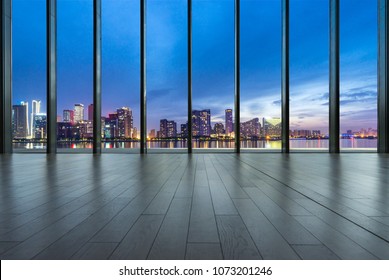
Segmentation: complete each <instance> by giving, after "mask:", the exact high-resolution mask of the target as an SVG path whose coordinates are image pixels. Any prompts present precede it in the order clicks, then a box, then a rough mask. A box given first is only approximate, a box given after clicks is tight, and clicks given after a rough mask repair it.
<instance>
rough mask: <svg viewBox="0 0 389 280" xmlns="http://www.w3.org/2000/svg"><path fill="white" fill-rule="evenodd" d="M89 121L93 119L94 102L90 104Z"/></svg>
mask: <svg viewBox="0 0 389 280" xmlns="http://www.w3.org/2000/svg"><path fill="white" fill-rule="evenodd" d="M88 121H93V104H89V106H88Z"/></svg>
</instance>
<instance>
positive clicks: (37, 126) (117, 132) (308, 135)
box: [12, 100, 377, 140]
mask: <svg viewBox="0 0 389 280" xmlns="http://www.w3.org/2000/svg"><path fill="white" fill-rule="evenodd" d="M31 103H32V111H31V120H29V118H28V117H29V116H30V113H29V106H28V104H29V103H28V102H27V101H22V102H21V104H19V105H17V104H15V105H13V107H12V124H13V134H14V138H15V139H36V140H37V139H38V140H39V139H44V138H45V137H46V121H47V120H46V114H45V113H41V112H40V100H32V102H31ZM87 110H88V111H87V114H86V113H85V106H84V104H81V103H76V104H74V110H72V109H65V110H63V115H62V117H61V116H57V124H58V125H57V137H58V139H59V140H60V139H63V140H65V139H91V138H93V110H94V107H93V104H89V105H88V106H87ZM224 112H225V119H224V123H223V122H215V121H214V122H212V121H211V120H212V114H211V110H210V109H202V110H193V111H192V131H193V132H192V135H193V137H194V139H196V138H203V137H211V138H215V137H216V138H218V139H234V138H235V133H234V129H235V127H234V125H235V124H234V123H235V121H234V119H233V115H234V114H233V110H232V109H229V108H227V109H225V110H224ZM86 116H88V117H87V118H86ZM101 122H102V128H101V131H102V137H103V138H104V139H133V140H139V133H140V131H139V130H138V128H137V127H136V126H134V118H133V112H132V109H131V108H129V107H124V106H123V107H121V108H117V109H116V112H114V113H109V114H108V115H107V116H101ZM178 128H181V130H180V131H179V130H178ZM187 133H188V123H187V122H186V123H178V122H177V121H176V120H167V119H160V126H159V130H157V128H150V127H149V128H147V135H148V140H153V139H185V138H187V136H188V134H187ZM328 136H329V135H328V134H325V133H322V132H321V130H320V129H312V130H309V129H290V131H289V138H290V139H294V138H305V139H318V138H328ZM240 137H241V139H242V140H248V139H249V140H279V139H281V119H280V118H265V117H262V118H261V121H260V120H259V118H258V117H256V118H253V119H251V120H248V121H240ZM340 137H342V138H346V139H347V138H350V137H362V138H365V137H366V138H367V137H373V138H375V137H377V129H374V128H371V127H369V128H360V129H359V130H357V131H355V130H354V131H353V130H351V129H350V130H347V131H341V133H340Z"/></svg>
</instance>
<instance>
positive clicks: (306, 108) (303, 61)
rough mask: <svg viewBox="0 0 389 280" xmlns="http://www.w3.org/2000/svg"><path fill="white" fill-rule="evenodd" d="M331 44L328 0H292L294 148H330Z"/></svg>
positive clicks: (292, 116) (291, 80) (291, 56)
mask: <svg viewBox="0 0 389 280" xmlns="http://www.w3.org/2000/svg"><path fill="white" fill-rule="evenodd" d="M328 48H329V2H328V0H291V1H290V147H291V149H299V148H303V149H316V148H319V149H328V142H329V141H328V136H329V134H328V129H329V124H328V121H329V94H328V90H329V88H328V83H329V52H328Z"/></svg>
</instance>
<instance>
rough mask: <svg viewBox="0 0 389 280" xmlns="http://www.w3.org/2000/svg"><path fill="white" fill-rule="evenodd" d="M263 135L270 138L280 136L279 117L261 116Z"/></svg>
mask: <svg viewBox="0 0 389 280" xmlns="http://www.w3.org/2000/svg"><path fill="white" fill-rule="evenodd" d="M263 136H265V137H270V138H279V137H281V118H268V119H265V118H263Z"/></svg>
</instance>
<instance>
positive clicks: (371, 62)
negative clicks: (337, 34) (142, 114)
mask: <svg viewBox="0 0 389 280" xmlns="http://www.w3.org/2000/svg"><path fill="white" fill-rule="evenodd" d="M45 2H46V1H45V0H13V19H12V22H13V103H14V104H16V103H19V102H20V101H25V100H26V101H28V102H29V103H30V104H31V100H32V99H40V100H42V105H43V111H44V106H45V104H46V102H45V94H46V81H45V79H46V73H45V71H46V57H45V48H46V42H45V32H46V26H45V24H46V22H45ZM280 2H281V1H280V0H241V117H242V121H246V120H249V119H251V118H254V117H260V118H262V117H279V116H280V78H281V77H280V74H281V67H280V63H281V59H280V58H281V46H280V43H281V17H280V16H281V4H280ZM186 3H187V2H186V0H148V1H147V54H146V56H147V102H148V107H147V110H148V119H147V121H148V130H150V129H152V128H157V129H158V128H159V120H160V119H163V118H167V119H169V120H175V121H177V124H178V126H179V125H180V124H181V123H184V122H186V116H187V112H186V110H187V19H186V15H187V4H186ZM328 8H329V4H328V0H291V1H290V20H291V22H290V65H291V67H290V75H291V81H290V86H291V87H290V91H291V109H290V110H291V128H292V129H295V128H296V129H321V130H322V131H323V132H324V133H326V132H327V131H328V58H329V54H328V44H329V40H328V38H329V34H328V29H329V28H328V27H329V22H328ZM57 9H58V114H59V115H62V111H63V110H64V109H72V108H73V107H74V104H75V103H83V104H84V105H85V107H86V108H87V106H88V105H89V104H90V103H92V0H58V7H57ZM102 23H103V32H102V36H103V113H104V115H106V114H108V113H109V112H113V111H115V109H116V108H119V107H122V106H127V107H130V108H131V109H132V110H133V113H134V124H135V126H136V127H138V128H139V64H140V62H139V61H140V60H139V0H102ZM376 72H377V3H376V1H373V0H342V1H341V115H342V117H341V126H342V131H345V130H346V129H352V130H359V129H360V128H369V127H372V128H376V114H377V110H376V101H377V97H376V92H377V73H376ZM233 104H234V0H213V1H209V0H193V109H211V113H212V117H213V122H219V121H220V122H224V109H226V108H233ZM85 113H87V112H85Z"/></svg>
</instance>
